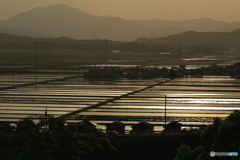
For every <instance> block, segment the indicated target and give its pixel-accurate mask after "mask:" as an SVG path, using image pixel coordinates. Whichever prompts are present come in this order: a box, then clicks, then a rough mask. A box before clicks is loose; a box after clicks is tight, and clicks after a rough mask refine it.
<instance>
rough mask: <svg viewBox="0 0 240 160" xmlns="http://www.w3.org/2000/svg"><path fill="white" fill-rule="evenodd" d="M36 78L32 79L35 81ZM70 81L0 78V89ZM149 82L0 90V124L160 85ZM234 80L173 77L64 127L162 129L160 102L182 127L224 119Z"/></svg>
mask: <svg viewBox="0 0 240 160" xmlns="http://www.w3.org/2000/svg"><path fill="white" fill-rule="evenodd" d="M36 76H37V78H36ZM69 76H75V75H74V74H37V75H36V74H23V73H22V74H14V75H12V74H4V75H3V74H2V75H0V77H1V79H0V82H1V83H0V88H2V87H6V86H11V85H17V84H24V83H30V82H41V81H45V80H48V81H49V80H51V79H58V78H62V77H69ZM165 80H166V79H164V78H155V79H127V78H120V79H94V80H86V79H84V78H82V77H81V76H80V77H77V78H68V79H65V80H63V81H51V82H48V83H45V84H37V85H31V86H25V87H16V88H14V89H2V90H0V102H1V103H0V121H9V122H16V121H18V120H19V119H21V118H25V117H27V116H36V115H44V113H45V110H46V107H47V114H51V115H53V116H55V117H58V116H61V115H64V114H67V113H70V112H73V111H76V110H79V109H82V108H85V107H89V106H91V105H93V104H97V103H99V102H104V101H106V100H108V99H112V98H114V97H118V96H121V95H125V94H127V93H131V92H133V91H137V90H140V89H143V88H145V87H147V86H150V85H154V84H158V83H160V82H163V81H165ZM239 92H240V79H233V78H230V77H226V76H206V77H203V78H178V79H174V80H171V81H169V82H166V83H163V84H161V85H156V86H154V87H151V88H149V89H146V90H144V91H140V92H137V93H134V94H131V95H129V96H127V97H124V98H121V99H118V100H115V101H113V102H111V103H107V104H105V105H102V106H99V107H98V108H95V109H89V110H87V111H85V112H82V113H79V114H77V115H74V116H72V117H69V118H68V120H67V122H76V121H79V120H82V119H89V120H92V121H93V122H96V123H98V124H99V126H98V127H100V128H101V127H102V128H103V129H104V128H105V127H104V125H105V124H107V123H111V122H112V121H114V120H121V121H122V122H124V123H125V124H126V129H127V130H130V129H131V127H130V126H131V125H133V124H136V123H138V122H139V121H141V120H146V121H148V122H150V123H152V124H154V125H156V127H155V130H158V131H160V130H162V125H163V124H164V113H165V103H166V109H167V121H168V122H170V121H173V120H176V121H179V122H181V123H183V124H184V125H192V124H194V125H202V124H209V123H211V122H212V121H213V118H214V117H221V118H225V117H227V116H228V115H229V114H230V113H232V112H233V111H234V110H239V109H240V94H239Z"/></svg>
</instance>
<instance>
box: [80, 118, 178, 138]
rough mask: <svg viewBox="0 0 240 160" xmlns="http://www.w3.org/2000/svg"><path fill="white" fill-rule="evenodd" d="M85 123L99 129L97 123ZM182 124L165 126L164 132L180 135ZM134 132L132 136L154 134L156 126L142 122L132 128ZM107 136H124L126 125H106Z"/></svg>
mask: <svg viewBox="0 0 240 160" xmlns="http://www.w3.org/2000/svg"><path fill="white" fill-rule="evenodd" d="M82 122H83V123H85V124H86V125H88V126H90V127H97V124H96V123H92V122H90V121H88V120H83V121H82ZM181 127H182V124H181V123H179V122H176V121H172V122H170V123H168V124H167V125H166V126H164V130H163V132H167V133H180V132H181V131H182V129H181ZM131 128H132V130H131V131H130V134H154V125H152V124H150V123H148V122H145V121H142V122H139V123H137V124H135V125H133V126H131ZM106 134H108V135H123V134H126V131H125V124H124V123H122V122H120V121H114V122H112V123H109V124H107V125H106Z"/></svg>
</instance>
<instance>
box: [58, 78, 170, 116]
mask: <svg viewBox="0 0 240 160" xmlns="http://www.w3.org/2000/svg"><path fill="white" fill-rule="evenodd" d="M171 80H172V79H166V80H164V81H162V82H159V83H156V84H153V85H149V86H147V87H145V88H142V89H139V90H136V91H133V92H130V93H126V94H123V95H121V96H116V97H113V98H111V99H108V100H106V101H103V102H99V103H97V104H93V105H91V106H89V107H85V108H82V109H79V110H76V111H73V112H71V113H67V114H64V115H62V116H59V117H57V118H58V119H66V118H68V117H71V116H73V115H76V114H78V113H81V112H85V111H88V110H89V109H96V108H98V107H100V106H103V105H106V104H108V103H111V102H114V101H116V100H119V99H121V98H126V97H128V96H130V95H133V94H136V93H139V92H142V91H145V90H147V89H150V88H153V87H155V86H158V85H161V84H163V83H166V82H170V81H171Z"/></svg>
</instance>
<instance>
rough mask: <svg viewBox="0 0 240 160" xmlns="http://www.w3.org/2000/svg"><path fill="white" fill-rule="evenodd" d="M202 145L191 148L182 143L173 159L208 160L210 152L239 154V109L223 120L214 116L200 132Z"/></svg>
mask: <svg viewBox="0 0 240 160" xmlns="http://www.w3.org/2000/svg"><path fill="white" fill-rule="evenodd" d="M201 140H202V145H201V146H199V147H198V148H195V149H191V148H190V147H189V146H186V145H185V144H182V145H181V146H180V147H179V148H178V151H177V156H176V157H175V160H183V159H184V160H195V159H196V160H208V159H212V157H210V152H211V151H214V152H238V154H240V111H234V112H233V113H232V114H230V115H229V116H228V117H227V118H226V119H225V120H224V121H223V120H221V119H220V118H215V120H214V122H213V124H212V125H209V126H208V127H206V128H205V129H204V130H203V132H202V134H201ZM217 158H218V159H231V158H232V159H238V158H239V156H238V157H217Z"/></svg>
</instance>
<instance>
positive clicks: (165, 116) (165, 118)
mask: <svg viewBox="0 0 240 160" xmlns="http://www.w3.org/2000/svg"><path fill="white" fill-rule="evenodd" d="M164 120H165V123H164V125H165V127H166V124H167V96H166V95H165V115H164Z"/></svg>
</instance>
